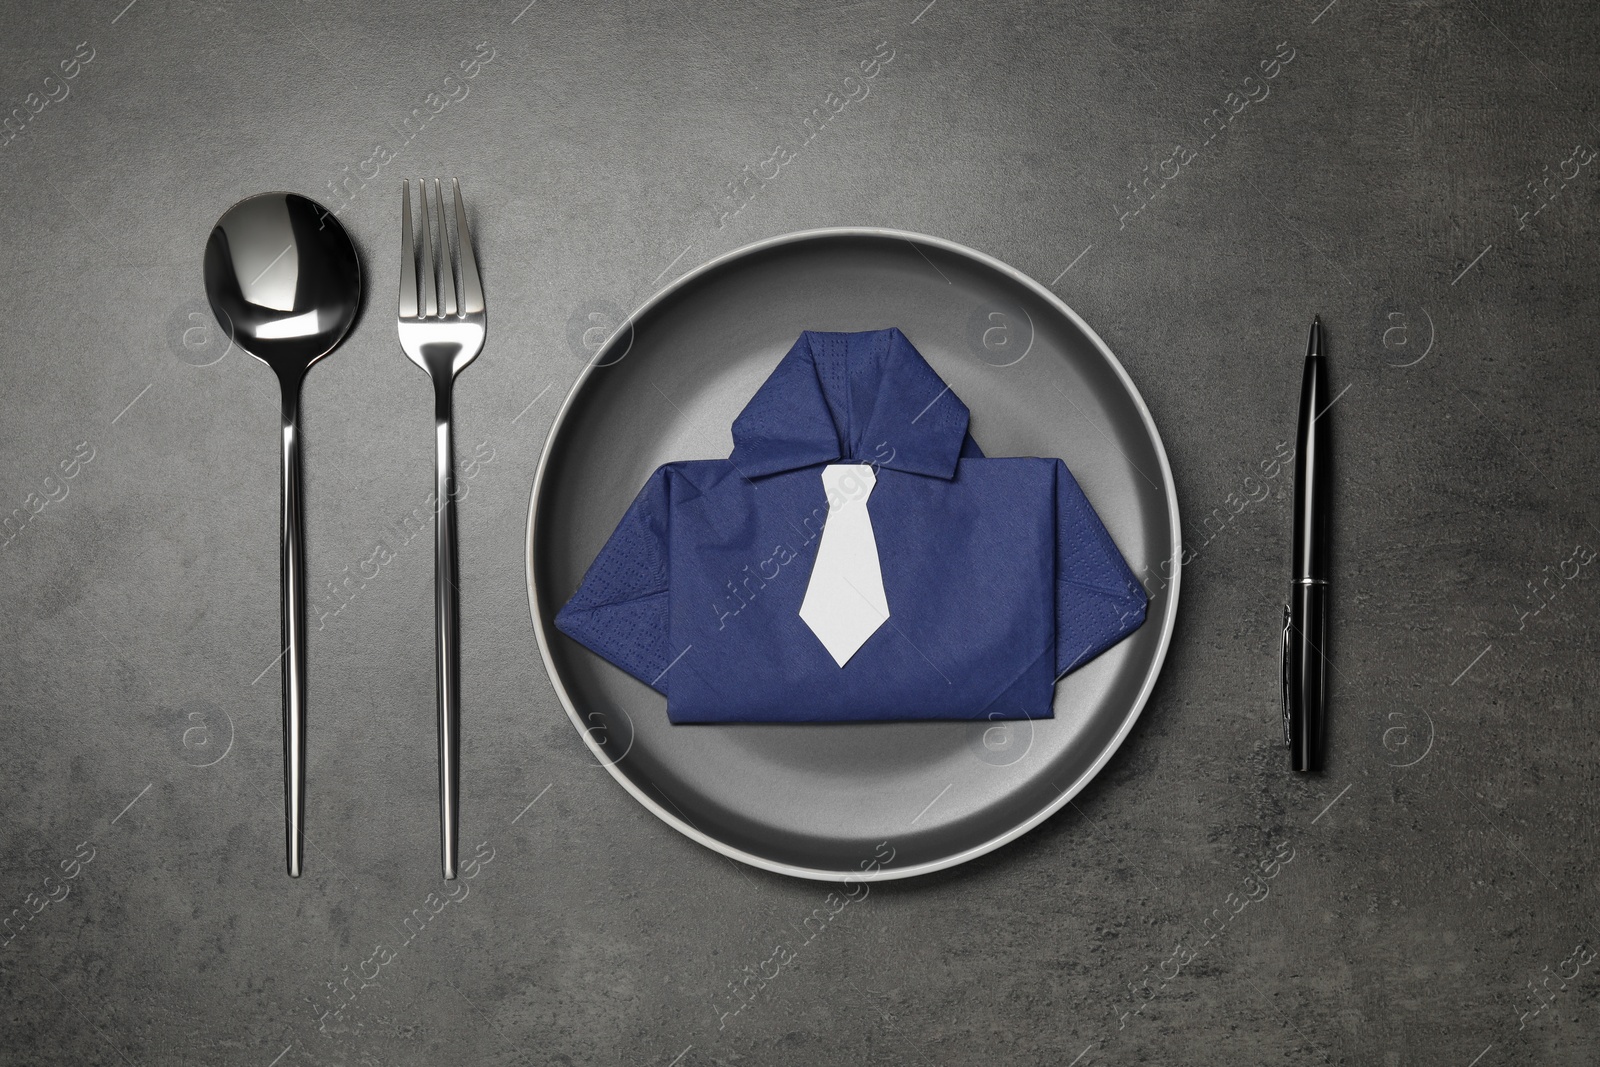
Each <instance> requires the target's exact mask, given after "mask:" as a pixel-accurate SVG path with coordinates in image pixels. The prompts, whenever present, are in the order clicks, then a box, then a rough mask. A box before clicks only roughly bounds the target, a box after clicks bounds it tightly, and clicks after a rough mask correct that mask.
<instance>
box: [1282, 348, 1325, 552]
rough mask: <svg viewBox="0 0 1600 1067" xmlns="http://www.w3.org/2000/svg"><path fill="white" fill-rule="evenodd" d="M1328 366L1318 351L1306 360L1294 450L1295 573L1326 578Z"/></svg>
mask: <svg viewBox="0 0 1600 1067" xmlns="http://www.w3.org/2000/svg"><path fill="white" fill-rule="evenodd" d="M1328 401H1329V395H1328V366H1327V361H1326V360H1324V359H1323V358H1322V357H1321V356H1314V357H1312V358H1309V359H1307V360H1306V369H1305V376H1304V378H1303V380H1302V382H1301V386H1300V431H1299V435H1298V438H1297V447H1296V448H1295V456H1294V542H1293V556H1294V558H1293V560H1292V563H1293V569H1292V570H1291V571H1290V572H1289V573H1290V576H1291V577H1293V578H1296V579H1300V578H1315V579H1318V580H1321V581H1327V579H1328V508H1329V505H1330V504H1331V502H1332V489H1333V476H1332V469H1331V467H1332V458H1333V451H1332V440H1331V433H1330V431H1331V422H1330V420H1329V419H1328V417H1327V414H1326V412H1327V408H1328Z"/></svg>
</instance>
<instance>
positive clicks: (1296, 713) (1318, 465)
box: [1283, 318, 1333, 771]
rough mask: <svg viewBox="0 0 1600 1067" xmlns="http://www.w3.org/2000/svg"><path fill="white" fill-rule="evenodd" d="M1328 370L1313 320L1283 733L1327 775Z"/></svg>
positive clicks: (1303, 386) (1297, 765)
mask: <svg viewBox="0 0 1600 1067" xmlns="http://www.w3.org/2000/svg"><path fill="white" fill-rule="evenodd" d="M1328 403H1329V401H1328V364H1327V360H1326V359H1324V358H1323V355H1322V320H1321V318H1313V319H1312V320H1311V341H1310V344H1309V345H1308V346H1307V348H1306V366H1305V375H1304V377H1303V378H1302V379H1301V383H1300V430H1299V434H1298V436H1297V438H1296V447H1295V455H1294V543H1293V546H1292V552H1293V563H1292V569H1291V571H1290V577H1289V583H1290V584H1289V602H1288V603H1287V604H1285V605H1284V608H1283V733H1284V741H1285V742H1287V743H1288V745H1289V765H1290V766H1291V767H1292V768H1294V769H1295V770H1297V771H1320V770H1321V769H1322V747H1323V738H1324V736H1325V731H1326V727H1327V707H1328V659H1327V656H1326V655H1325V653H1326V651H1327V647H1328V599H1329V586H1328V506H1329V501H1330V497H1331V496H1332V488H1333V476H1332V466H1331V465H1332V460H1333V455H1332V449H1331V443H1330V441H1329V425H1328V418H1327V409H1328Z"/></svg>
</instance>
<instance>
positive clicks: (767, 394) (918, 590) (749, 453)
mask: <svg viewBox="0 0 1600 1067" xmlns="http://www.w3.org/2000/svg"><path fill="white" fill-rule="evenodd" d="M968 417H969V416H968V411H967V406H966V405H965V404H963V403H962V402H961V400H960V398H959V397H957V396H956V395H955V394H954V393H953V392H951V391H950V388H949V387H948V386H947V385H945V383H944V381H943V380H942V379H940V378H939V376H938V375H937V374H936V373H934V371H933V368H931V367H930V366H928V364H927V362H926V361H924V360H923V358H922V356H921V354H920V353H918V352H917V350H916V349H915V348H913V347H912V346H911V343H910V342H909V341H908V340H907V339H906V337H905V335H904V334H902V333H901V332H900V331H899V330H897V329H888V330H877V331H871V332H867V333H817V332H809V331H808V332H807V333H804V334H802V335H801V336H800V339H799V341H797V342H796V343H795V345H794V347H793V348H792V349H790V350H789V353H788V354H787V355H786V356H785V357H784V358H783V360H782V361H781V362H780V363H779V364H778V366H777V368H776V369H775V370H774V371H773V372H772V374H771V376H770V377H768V379H767V380H766V382H765V383H763V384H762V386H761V388H760V389H758V390H757V391H756V394H755V396H754V397H752V398H751V400H750V402H749V404H747V405H746V406H745V409H744V411H743V412H741V413H740V415H739V417H738V418H737V419H735V420H734V424H733V439H734V448H733V453H732V455H731V456H730V457H729V458H728V459H725V460H690V461H684V462H679V463H668V464H666V465H664V466H662V467H660V468H658V469H657V470H656V471H655V473H654V474H652V475H651V476H650V479H649V481H648V482H647V483H646V484H645V486H644V488H643V489H642V490H641V491H640V493H639V495H638V497H637V498H636V499H635V500H634V502H633V504H632V505H631V506H630V507H629V508H628V511H627V513H626V514H625V515H624V516H623V517H622V521H621V522H620V523H618V525H617V528H616V530H615V532H614V533H613V534H612V535H611V538H610V540H609V541H607V542H606V545H605V547H604V548H602V549H601V550H600V554H599V555H598V556H597V557H596V558H595V561H594V563H593V564H592V565H591V566H590V567H589V570H588V572H587V573H586V574H585V575H584V577H583V581H582V583H581V584H580V585H579V587H578V589H577V591H576V592H575V593H574V594H573V595H572V598H571V599H570V600H569V601H568V602H567V604H566V606H565V607H563V608H562V609H561V611H560V612H559V613H558V614H557V615H556V628H557V629H559V630H560V631H561V632H562V633H564V634H566V635H567V636H569V637H571V638H573V639H574V640H576V641H579V642H580V643H582V644H583V645H585V646H587V647H588V648H589V649H591V650H592V651H594V652H596V653H598V654H599V655H601V656H603V657H604V658H605V659H607V660H609V661H611V662H612V663H614V664H616V665H617V666H618V667H621V668H622V669H623V670H625V671H627V672H628V673H629V674H631V675H633V676H634V677H635V678H638V679H639V680H640V681H642V682H644V683H646V684H647V685H650V686H652V687H653V688H655V689H657V690H658V691H660V692H661V693H663V694H664V695H665V696H666V698H667V714H668V717H669V718H670V719H671V720H672V721H673V722H675V723H690V722H873V721H885V720H910V719H985V718H992V719H1020V718H1033V719H1038V718H1049V717H1050V715H1051V698H1052V695H1053V689H1054V683H1055V680H1056V679H1057V678H1059V677H1061V676H1062V675H1064V674H1066V673H1067V672H1069V671H1072V670H1075V669H1076V668H1078V667H1080V666H1082V665H1083V664H1084V663H1087V662H1088V661H1089V660H1091V659H1093V658H1094V657H1095V656H1098V655H1099V654H1100V653H1101V652H1104V651H1105V650H1106V649H1108V648H1110V647H1111V646H1112V645H1115V644H1116V643H1117V642H1118V641H1120V640H1122V639H1123V638H1124V637H1126V636H1127V635H1128V634H1130V633H1132V632H1133V631H1134V630H1136V629H1138V628H1139V626H1140V625H1141V624H1142V623H1143V622H1144V618H1145V612H1146V608H1147V606H1148V597H1147V596H1146V595H1145V592H1144V589H1143V587H1142V586H1140V584H1139V583H1138V581H1137V580H1136V579H1135V578H1134V576H1133V573H1132V571H1130V570H1129V568H1128V565H1127V563H1126V561H1125V560H1124V559H1123V557H1122V554H1121V553H1120V552H1119V551H1118V550H1117V546H1116V545H1115V544H1114V543H1113V542H1112V540H1111V536H1110V535H1109V534H1108V533H1107V532H1106V529H1105V526H1104V525H1103V524H1102V523H1101V521H1100V517H1099V516H1098V515H1097V514H1096V513H1095V511H1094V508H1093V507H1092V506H1091V505H1090V503H1089V501H1088V499H1087V497H1085V496H1084V494H1083V491H1082V490H1081V489H1080V488H1079V487H1078V483H1077V482H1076V481H1075V480H1074V479H1073V477H1072V473H1071V472H1070V471H1069V470H1067V466H1066V464H1065V463H1063V462H1061V461H1060V460H1058V459H1038V458H1011V459H989V458H986V457H985V456H984V455H983V453H982V451H981V450H980V449H979V448H978V445H977V443H976V442H975V441H974V440H973V439H972V436H971V435H970V434H969V433H968V432H967V423H968ZM829 463H867V464H871V465H872V466H873V468H874V470H875V472H876V476H877V482H876V485H875V486H874V488H873V490H872V493H871V495H870V497H869V498H868V500H867V511H868V514H869V515H870V516H871V519H872V527H873V532H874V537H875V539H876V541H877V545H878V557H879V562H880V566H881V569H882V573H883V585H884V591H885V594H886V596H887V599H888V603H889V619H888V621H887V622H885V623H884V625H883V626H882V627H880V628H879V629H878V630H877V632H875V633H874V634H873V635H872V636H871V637H869V638H868V639H867V641H866V643H865V644H864V645H862V646H861V648H860V649H859V650H858V651H857V652H856V653H855V655H854V656H852V657H851V658H850V660H849V661H848V662H847V663H846V664H845V665H844V666H843V667H840V666H839V665H838V664H837V663H835V662H834V660H833V658H832V657H831V656H830V655H829V654H828V652H827V650H826V649H825V648H824V647H823V645H822V642H821V641H819V640H818V639H817V637H816V635H815V634H814V633H812V632H811V629H810V628H809V627H808V626H807V625H806V624H805V622H804V621H803V620H802V619H801V618H800V614H799V612H800V603H801V600H802V599H803V598H804V596H805V591H806V585H807V583H808V582H809V580H810V576H811V567H812V563H813V561H814V560H815V557H816V550H817V544H818V542H819V541H820V540H821V536H822V529H823V526H824V524H825V523H826V521H827V515H828V502H827V499H826V497H825V495H824V491H823V485H822V477H821V471H822V468H823V467H824V466H825V465H826V464H829Z"/></svg>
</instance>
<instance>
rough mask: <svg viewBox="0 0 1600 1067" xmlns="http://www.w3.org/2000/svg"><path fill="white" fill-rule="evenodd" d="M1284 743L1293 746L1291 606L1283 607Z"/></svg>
mask: <svg viewBox="0 0 1600 1067" xmlns="http://www.w3.org/2000/svg"><path fill="white" fill-rule="evenodd" d="M1282 662H1283V743H1284V744H1286V745H1288V744H1292V743H1293V742H1292V739H1291V738H1290V734H1289V605H1288V604H1284V605H1283V651H1282Z"/></svg>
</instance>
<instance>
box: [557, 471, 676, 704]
mask: <svg viewBox="0 0 1600 1067" xmlns="http://www.w3.org/2000/svg"><path fill="white" fill-rule="evenodd" d="M669 473H670V472H669V470H668V468H667V467H658V468H657V469H656V471H655V473H654V474H652V475H651V476H650V480H649V481H647V482H646V483H645V485H644V488H643V489H641V490H639V495H638V496H637V497H635V498H634V500H633V503H632V504H630V505H629V506H628V510H627V513H626V514H624V515H623V516H622V521H621V522H619V523H618V524H617V528H616V530H614V531H613V532H612V534H611V538H610V540H608V541H607V542H606V544H605V547H604V548H602V549H601V550H600V554H599V555H598V556H596V557H595V559H594V562H593V563H591V564H590V565H589V569H588V571H586V572H585V573H584V576H583V581H582V582H581V583H580V584H579V585H578V591H577V592H575V593H573V594H572V599H570V600H568V601H567V603H566V606H564V607H563V608H562V609H561V610H560V611H559V612H558V613H557V614H556V629H558V630H560V631H561V632H562V633H564V634H566V635H567V636H568V637H570V638H572V639H573V640H574V641H577V642H578V643H579V644H582V645H583V646H585V647H586V648H588V649H590V650H591V651H593V652H595V653H596V654H598V655H600V656H602V657H604V658H605V659H607V660H609V661H610V662H612V663H614V664H616V665H617V666H618V667H621V668H622V669H623V670H625V671H627V672H628V673H629V674H631V675H633V676H634V677H635V678H637V679H639V680H640V681H641V682H643V683H644V684H646V685H648V686H651V687H652V688H656V689H659V690H660V691H661V692H663V693H665V692H666V690H665V689H663V688H661V687H660V686H657V684H656V683H657V682H658V681H660V679H661V675H662V674H663V673H664V672H665V671H666V669H667V666H668V663H669V661H670V658H671V657H670V656H669V654H668V645H667V545H668V530H669V522H668V516H669V510H668V509H669V504H670V492H669Z"/></svg>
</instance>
